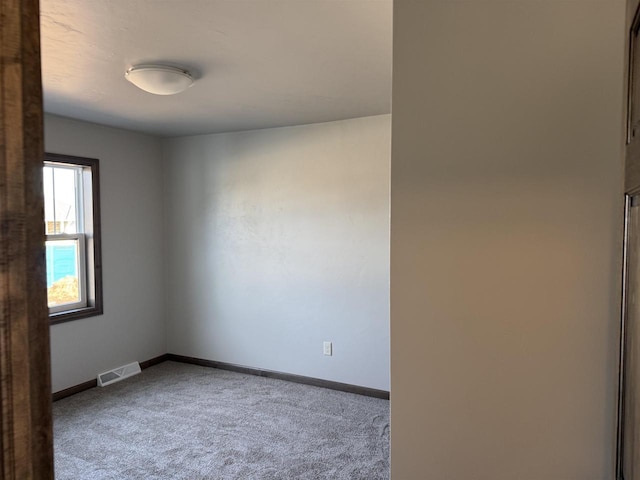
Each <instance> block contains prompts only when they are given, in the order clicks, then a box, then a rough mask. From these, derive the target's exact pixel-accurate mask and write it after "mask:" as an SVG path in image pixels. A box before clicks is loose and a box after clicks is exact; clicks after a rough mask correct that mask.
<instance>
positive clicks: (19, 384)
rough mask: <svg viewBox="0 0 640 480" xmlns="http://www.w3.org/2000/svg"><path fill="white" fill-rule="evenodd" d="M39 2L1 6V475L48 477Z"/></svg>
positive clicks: (8, 1) (21, 0) (0, 0)
mask: <svg viewBox="0 0 640 480" xmlns="http://www.w3.org/2000/svg"><path fill="white" fill-rule="evenodd" d="M39 30H40V28H39V9H38V0H0V124H1V125H2V128H1V129H0V400H1V403H0V427H1V431H2V436H1V437H0V447H1V448H0V455H1V457H0V477H1V478H3V479H6V480H14V479H15V480H18V479H19V480H23V479H37V480H40V479H43V480H46V479H53V448H52V427H51V379H50V358H49V318H48V311H47V304H46V280H45V259H44V223H43V219H44V208H43V193H42V166H43V158H44V155H43V114H42V85H41V79H40V31H39Z"/></svg>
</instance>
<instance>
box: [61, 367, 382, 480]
mask: <svg viewBox="0 0 640 480" xmlns="http://www.w3.org/2000/svg"><path fill="white" fill-rule="evenodd" d="M53 414H54V448H55V470H56V479H58V480H67V479H69V480H70V479H73V480H97V479H100V480H107V479H109V480H116V479H117V480H122V479H127V480H128V479H145V480H153V479H172V480H173V479H188V480H204V479H221V480H222V479H243V480H244V479H247V480H248V479H265V480H269V479H273V480H276V479H277V480H285V479H286V480H291V479H306V480H316V479H332V480H342V479H344V480H346V479H349V480H357V479H362V480H365V479H366V480H377V479H388V478H389V402H388V401H387V400H380V399H376V398H369V397H364V396H361V395H354V394H350V393H344V392H337V391H333V390H327V389H324V388H318V387H312V386H308V385H300V384H296V383H291V382H285V381H281V380H274V379H271V378H263V377H257V376H253V375H245V374H240V373H234V372H228V371H224V370H218V369H213V368H207V367H199V366H194V365H186V364H180V363H175V362H164V363H162V364H160V365H157V366H155V367H151V368H149V369H147V370H144V371H143V372H142V373H141V374H140V375H137V376H135V377H131V378H129V379H127V380H123V381H121V382H118V383H115V384H113V385H110V386H107V387H104V388H93V389H91V390H87V391H86V392H82V393H79V394H77V395H74V396H72V397H68V398H65V399H63V400H60V401H58V402H55V403H54V405H53Z"/></svg>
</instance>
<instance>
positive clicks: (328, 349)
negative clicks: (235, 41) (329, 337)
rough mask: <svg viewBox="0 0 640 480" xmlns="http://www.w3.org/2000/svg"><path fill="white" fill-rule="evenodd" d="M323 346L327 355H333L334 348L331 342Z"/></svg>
mask: <svg viewBox="0 0 640 480" xmlns="http://www.w3.org/2000/svg"><path fill="white" fill-rule="evenodd" d="M322 346H323V352H324V354H325V355H333V348H332V347H333V346H332V345H331V342H324V343H323V344H322Z"/></svg>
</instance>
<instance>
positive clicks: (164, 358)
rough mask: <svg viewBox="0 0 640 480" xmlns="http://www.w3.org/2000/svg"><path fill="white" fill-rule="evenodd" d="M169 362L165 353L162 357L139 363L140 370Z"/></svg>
mask: <svg viewBox="0 0 640 480" xmlns="http://www.w3.org/2000/svg"><path fill="white" fill-rule="evenodd" d="M167 360H169V354H167V353H165V354H163V355H159V356H157V357H154V358H150V359H149V360H145V361H144V362H140V368H141V369H142V370H144V369H146V368H149V367H153V366H154V365H158V364H159V363H162V362H166V361H167Z"/></svg>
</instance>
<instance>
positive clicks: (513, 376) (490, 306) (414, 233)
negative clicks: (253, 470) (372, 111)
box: [391, 0, 625, 480]
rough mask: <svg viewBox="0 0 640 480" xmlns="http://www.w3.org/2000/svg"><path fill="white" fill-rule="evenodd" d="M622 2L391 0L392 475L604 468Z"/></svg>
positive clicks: (612, 393)
mask: <svg viewBox="0 0 640 480" xmlns="http://www.w3.org/2000/svg"><path fill="white" fill-rule="evenodd" d="M624 44H625V1H624V0H594V1H574V0H552V1H540V0H520V1H503V0H495V1H494V0H482V1H480V0H467V1H456V2H443V1H429V0H419V1H409V0H396V1H395V3H394V88H393V127H392V138H393V151H392V176H391V206H392V208H391V219H392V220H391V352H392V353H391V365H392V371H391V376H392V385H391V389H392V396H391V397H392V398H391V400H392V401H391V409H392V415H391V420H392V429H391V434H392V438H391V449H392V462H391V465H392V473H393V478H394V479H397V480H404V479H417V478H424V479H438V480H447V479H452V480H453V479H455V480H459V479H474V480H506V479H515V478H517V479H519V480H541V479H544V480H560V479H562V480H603V479H612V478H613V473H612V472H613V451H614V446H615V442H614V419H615V399H616V387H617V383H616V368H617V365H616V354H617V341H618V322H619V312H618V310H619V303H620V286H619V278H620V259H621V242H620V239H621V232H622V161H623V150H622V146H623V99H624V95H623V78H624V75H623V71H624V62H625V58H624Z"/></svg>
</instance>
